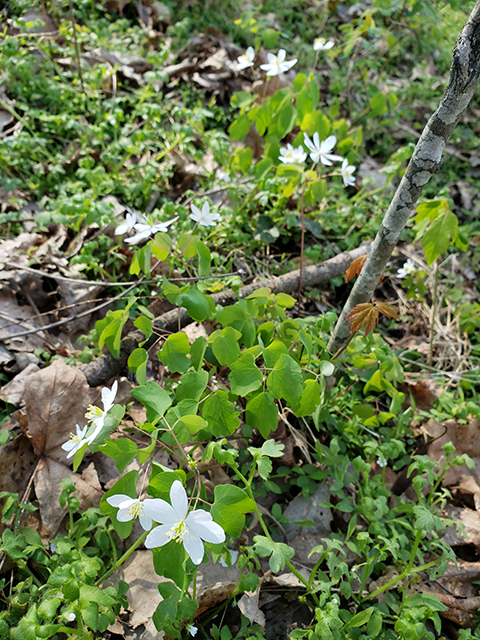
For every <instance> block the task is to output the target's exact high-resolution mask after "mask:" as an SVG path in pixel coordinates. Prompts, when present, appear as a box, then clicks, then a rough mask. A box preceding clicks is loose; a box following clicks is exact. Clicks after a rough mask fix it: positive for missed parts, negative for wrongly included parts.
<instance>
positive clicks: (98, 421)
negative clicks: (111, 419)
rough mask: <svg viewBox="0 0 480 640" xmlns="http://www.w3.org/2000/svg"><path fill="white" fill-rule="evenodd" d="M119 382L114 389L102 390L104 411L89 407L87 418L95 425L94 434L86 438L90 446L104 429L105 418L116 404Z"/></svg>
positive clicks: (104, 388) (113, 386)
mask: <svg viewBox="0 0 480 640" xmlns="http://www.w3.org/2000/svg"><path fill="white" fill-rule="evenodd" d="M117 389H118V382H117V381H116V380H115V382H114V383H113V384H112V388H111V389H109V388H108V387H103V389H102V402H103V411H102V409H100V407H94V406H93V405H90V406H89V407H88V411H87V413H86V414H85V417H86V418H87V420H88V421H89V422H91V423H92V425H94V427H95V428H94V430H93V431H92V433H91V434H90V435H89V436H88V437H87V438H86V442H88V444H92V442H93V441H94V440H95V438H96V437H97V436H98V434H99V433H100V431H101V430H102V429H103V425H104V424H105V418H106V417H107V413H108V412H109V411H110V409H111V408H112V407H113V405H114V404H115V396H116V395H117Z"/></svg>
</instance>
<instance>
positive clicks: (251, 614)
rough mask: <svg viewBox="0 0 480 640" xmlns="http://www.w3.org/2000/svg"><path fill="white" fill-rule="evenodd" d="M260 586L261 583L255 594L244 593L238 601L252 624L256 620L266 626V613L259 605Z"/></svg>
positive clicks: (242, 611) (239, 606) (241, 609)
mask: <svg viewBox="0 0 480 640" xmlns="http://www.w3.org/2000/svg"><path fill="white" fill-rule="evenodd" d="M260 588H261V584H259V585H258V587H257V589H256V590H255V593H254V594H253V595H249V594H247V593H244V594H243V596H242V597H241V598H240V600H239V601H238V608H239V609H240V611H241V613H243V615H244V616H245V617H246V618H248V619H249V620H250V622H251V623H252V624H253V623H255V622H256V623H257V624H259V625H260V626H261V627H264V626H265V623H266V620H265V614H264V613H263V611H261V610H260V609H259V607H258V598H259V596H260Z"/></svg>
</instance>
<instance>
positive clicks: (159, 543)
mask: <svg viewBox="0 0 480 640" xmlns="http://www.w3.org/2000/svg"><path fill="white" fill-rule="evenodd" d="M170 529H171V525H170V524H161V525H160V526H158V527H155V529H154V530H153V531H150V533H149V534H148V536H147V537H146V538H145V546H146V547H147V549H155V548H156V547H163V545H164V544H167V542H170V538H169V537H168V536H167V533H168V532H169V531H170Z"/></svg>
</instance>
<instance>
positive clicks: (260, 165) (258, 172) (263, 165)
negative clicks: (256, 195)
mask: <svg viewBox="0 0 480 640" xmlns="http://www.w3.org/2000/svg"><path fill="white" fill-rule="evenodd" d="M272 167H273V162H272V160H271V159H270V158H263V159H262V160H260V162H257V164H256V165H255V167H254V169H253V175H254V176H255V180H257V181H258V182H260V181H262V180H265V178H266V176H267V174H268V173H269V171H270V169H271V168H272Z"/></svg>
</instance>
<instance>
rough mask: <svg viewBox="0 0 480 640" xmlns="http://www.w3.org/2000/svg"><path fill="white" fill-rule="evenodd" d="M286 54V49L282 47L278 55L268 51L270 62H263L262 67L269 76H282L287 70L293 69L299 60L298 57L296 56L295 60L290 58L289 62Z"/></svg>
mask: <svg viewBox="0 0 480 640" xmlns="http://www.w3.org/2000/svg"><path fill="white" fill-rule="evenodd" d="M285 56H286V51H285V49H280V51H279V52H278V55H275V54H273V53H267V58H268V63H267V64H261V65H260V69H263V70H264V71H266V72H267V76H280V75H281V74H282V73H285V71H288V70H289V69H291V68H292V67H293V65H294V64H295V63H296V62H297V58H294V59H293V60H289V61H288V62H287V61H286V60H285Z"/></svg>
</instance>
